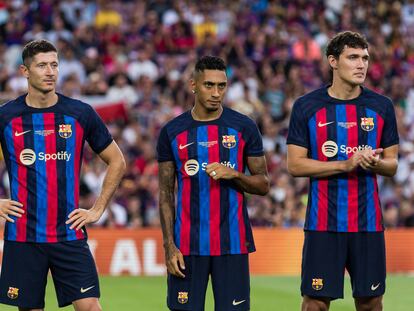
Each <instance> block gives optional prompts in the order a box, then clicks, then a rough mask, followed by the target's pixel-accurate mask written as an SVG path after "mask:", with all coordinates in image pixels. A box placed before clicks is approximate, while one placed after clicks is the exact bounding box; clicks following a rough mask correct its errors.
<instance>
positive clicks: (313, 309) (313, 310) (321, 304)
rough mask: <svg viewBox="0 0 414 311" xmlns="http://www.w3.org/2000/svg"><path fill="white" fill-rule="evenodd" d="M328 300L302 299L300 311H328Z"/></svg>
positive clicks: (307, 297) (305, 297) (306, 297)
mask: <svg viewBox="0 0 414 311" xmlns="http://www.w3.org/2000/svg"><path fill="white" fill-rule="evenodd" d="M328 310H329V299H327V298H319V297H318V298H312V297H309V296H304V297H303V302H302V311H328Z"/></svg>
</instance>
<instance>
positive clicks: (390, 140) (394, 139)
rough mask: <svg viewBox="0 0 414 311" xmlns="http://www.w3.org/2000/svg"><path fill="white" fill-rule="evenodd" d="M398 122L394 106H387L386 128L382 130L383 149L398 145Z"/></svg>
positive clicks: (390, 104)
mask: <svg viewBox="0 0 414 311" xmlns="http://www.w3.org/2000/svg"><path fill="white" fill-rule="evenodd" d="M398 142H399V137H398V129H397V120H396V117H395V111H394V106H393V104H392V102H390V103H389V105H387V113H386V114H385V119H384V128H383V130H382V137H381V146H380V147H381V148H387V147H390V146H393V145H396V144H398Z"/></svg>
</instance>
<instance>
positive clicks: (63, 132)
mask: <svg viewBox="0 0 414 311" xmlns="http://www.w3.org/2000/svg"><path fill="white" fill-rule="evenodd" d="M59 136H60V137H62V138H69V137H71V136H72V125H71V124H59Z"/></svg>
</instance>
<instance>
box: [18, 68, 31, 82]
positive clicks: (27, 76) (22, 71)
mask: <svg viewBox="0 0 414 311" xmlns="http://www.w3.org/2000/svg"><path fill="white" fill-rule="evenodd" d="M19 70H20V73H21V74H22V75H23V76H24V77H25V78H26V79H28V78H29V68H27V67H26V65H20V66H19Z"/></svg>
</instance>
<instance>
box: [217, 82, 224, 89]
mask: <svg viewBox="0 0 414 311" xmlns="http://www.w3.org/2000/svg"><path fill="white" fill-rule="evenodd" d="M218 87H219V89H221V90H224V89H225V88H226V83H220V84H219V85H218Z"/></svg>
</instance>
